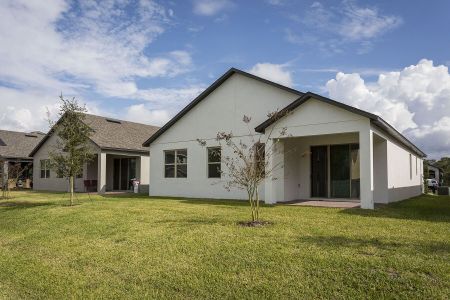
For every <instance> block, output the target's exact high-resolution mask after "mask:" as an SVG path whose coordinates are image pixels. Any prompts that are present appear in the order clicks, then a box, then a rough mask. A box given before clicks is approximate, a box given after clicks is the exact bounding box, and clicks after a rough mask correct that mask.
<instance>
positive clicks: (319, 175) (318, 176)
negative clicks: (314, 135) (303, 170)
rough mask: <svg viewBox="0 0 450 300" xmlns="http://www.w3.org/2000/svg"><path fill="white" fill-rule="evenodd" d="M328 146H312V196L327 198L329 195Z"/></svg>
mask: <svg viewBox="0 0 450 300" xmlns="http://www.w3.org/2000/svg"><path fill="white" fill-rule="evenodd" d="M327 148H328V147H327V146H316V147H311V196H312V197H322V198H326V197H327V195H328V175H327V174H328V171H327V170H328V152H327Z"/></svg>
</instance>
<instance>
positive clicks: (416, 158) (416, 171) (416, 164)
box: [416, 156, 417, 175]
mask: <svg viewBox="0 0 450 300" xmlns="http://www.w3.org/2000/svg"><path fill="white" fill-rule="evenodd" d="M416 175H417V156H416Z"/></svg>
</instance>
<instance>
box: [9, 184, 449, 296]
mask: <svg viewBox="0 0 450 300" xmlns="http://www.w3.org/2000/svg"><path fill="white" fill-rule="evenodd" d="M13 197H14V198H13V199H11V200H0V298H2V299H3V298H7V299H9V298H14V299H16V298H54V299H55V298H56V299H63V298H100V297H101V298H172V299H173V298H183V299H185V298H191V299H192V298H210V299H211V298H252V299H258V298H277V299H279V298H303V299H311V298H326V299H355V298H376V299H379V298H391V299H392V298H403V299H407V298H422V299H448V298H449V295H450V197H438V196H422V197H418V198H414V199H410V200H407V201H403V202H401V203H396V204H394V205H390V206H387V207H382V208H378V209H376V210H375V211H364V210H360V209H347V210H345V209H333V208H313V207H294V206H283V205H277V206H272V207H263V208H262V212H261V214H262V218H263V219H264V220H268V221H272V222H274V224H273V225H271V226H267V227H263V228H248V227H240V226H237V225H236V223H237V222H238V221H243V220H248V218H249V214H250V211H249V208H248V207H247V206H246V203H242V202H236V201H206V200H192V199H156V198H148V197H145V196H137V197H133V196H131V195H126V196H108V197H101V196H95V197H94V198H93V199H92V200H89V199H88V198H87V196H86V195H83V196H80V195H79V196H78V197H79V200H78V205H76V206H73V207H69V206H66V204H67V202H68V197H67V195H64V194H54V193H53V194H50V193H34V192H16V193H13Z"/></svg>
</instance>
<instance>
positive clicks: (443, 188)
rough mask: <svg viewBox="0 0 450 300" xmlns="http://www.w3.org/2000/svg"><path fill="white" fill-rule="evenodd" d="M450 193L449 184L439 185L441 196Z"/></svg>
mask: <svg viewBox="0 0 450 300" xmlns="http://www.w3.org/2000/svg"><path fill="white" fill-rule="evenodd" d="M449 194H450V189H449V187H448V186H440V187H438V195H440V196H448V195H449Z"/></svg>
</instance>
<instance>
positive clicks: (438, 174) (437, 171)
mask: <svg viewBox="0 0 450 300" xmlns="http://www.w3.org/2000/svg"><path fill="white" fill-rule="evenodd" d="M443 174H444V170H442V168H439V167H436V166H435V165H431V164H428V177H427V179H436V181H437V182H438V184H439V185H442V184H443V183H444V176H443Z"/></svg>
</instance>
